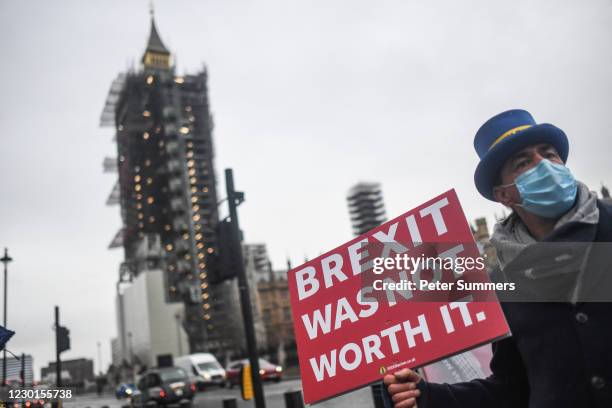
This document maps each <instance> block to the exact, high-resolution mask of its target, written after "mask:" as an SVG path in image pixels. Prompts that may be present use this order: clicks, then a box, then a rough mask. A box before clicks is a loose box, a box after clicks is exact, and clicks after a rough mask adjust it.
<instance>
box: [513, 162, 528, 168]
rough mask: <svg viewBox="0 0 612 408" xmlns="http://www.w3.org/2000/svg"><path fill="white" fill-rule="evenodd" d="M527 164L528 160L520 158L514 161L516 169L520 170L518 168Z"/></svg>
mask: <svg viewBox="0 0 612 408" xmlns="http://www.w3.org/2000/svg"><path fill="white" fill-rule="evenodd" d="M528 164H529V161H528V160H521V161H519V162H517V163H516V165H515V169H516V170H520V169H522V168H524V167H525V166H527V165H528Z"/></svg>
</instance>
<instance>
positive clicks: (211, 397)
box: [63, 379, 374, 408]
mask: <svg viewBox="0 0 612 408" xmlns="http://www.w3.org/2000/svg"><path fill="white" fill-rule="evenodd" d="M301 389H302V383H301V381H300V380H299V379H294V380H285V381H281V382H280V383H265V384H264V394H265V397H266V408H285V398H284V394H285V392H288V391H296V390H301ZM228 398H235V399H236V402H237V408H254V407H255V402H254V401H253V400H251V401H243V400H242V398H241V397H240V388H239V387H234V388H233V389H228V388H213V389H210V390H207V391H204V392H199V393H198V394H197V395H196V398H195V399H194V401H193V406H194V408H223V400H224V399H228ZM125 404H126V400H117V399H116V398H115V397H114V395H111V394H105V395H102V396H98V395H95V394H86V395H79V396H77V397H75V398H73V399H72V400H70V401H65V402H64V404H63V406H64V407H65V408H104V407H108V408H121V407H123V406H124V405H125ZM332 407H333V408H373V407H374V402H373V401H372V393H371V391H370V388H369V387H366V388H362V389H360V390H357V391H353V392H351V393H348V394H345V395H343V396H340V397H336V398H333V399H331V400H328V401H324V402H321V403H319V404H317V408H332Z"/></svg>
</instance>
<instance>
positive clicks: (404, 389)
mask: <svg viewBox="0 0 612 408" xmlns="http://www.w3.org/2000/svg"><path fill="white" fill-rule="evenodd" d="M419 381H421V377H420V376H419V375H418V374H417V373H415V372H414V371H412V370H410V369H409V368H405V369H403V370H400V371H398V372H397V373H395V374H388V375H385V378H384V379H383V382H384V384H385V385H386V386H387V389H388V390H389V394H391V399H393V403H394V407H395V408H412V407H416V399H417V397H419V396H420V395H421V391H419V390H417V388H416V385H417V383H418V382H419Z"/></svg>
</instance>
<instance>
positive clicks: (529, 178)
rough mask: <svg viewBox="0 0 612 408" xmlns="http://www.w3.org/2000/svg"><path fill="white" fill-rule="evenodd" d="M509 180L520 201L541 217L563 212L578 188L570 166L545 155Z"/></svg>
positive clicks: (574, 198) (570, 206) (569, 206)
mask: <svg viewBox="0 0 612 408" xmlns="http://www.w3.org/2000/svg"><path fill="white" fill-rule="evenodd" d="M512 184H515V185H516V188H517V189H518V191H519V194H520V195H521V198H522V199H523V202H522V203H521V204H519V205H520V206H521V207H523V208H524V209H525V210H527V211H529V212H530V213H532V214H535V215H539V216H540V217H544V218H558V217H560V216H561V215H563V214H565V213H566V212H567V211H568V210H569V209H570V208H572V206H573V205H574V202H575V201H576V193H577V191H578V185H577V184H576V179H575V178H574V176H573V175H572V173H571V172H570V171H569V169H568V168H567V167H565V166H564V165H562V164H557V163H552V162H551V161H549V160H547V159H543V160H542V161H540V163H538V164H537V166H535V167H533V168H531V169H529V170H527V171H526V172H524V173H523V174H521V175H520V176H518V177H517V178H516V179H515V180H514V183H512ZM512 184H510V185H512Z"/></svg>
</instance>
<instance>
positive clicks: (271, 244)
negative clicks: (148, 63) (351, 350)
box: [0, 0, 612, 377]
mask: <svg viewBox="0 0 612 408" xmlns="http://www.w3.org/2000/svg"><path fill="white" fill-rule="evenodd" d="M155 9H156V21H157V26H158V29H159V32H160V34H161V37H162V39H163V41H164V42H165V43H166V45H167V46H168V47H169V48H170V49H171V50H172V52H173V53H174V55H175V57H176V61H177V68H178V71H179V72H196V71H197V70H199V69H201V67H202V65H203V64H206V66H207V67H208V70H209V74H210V81H209V88H210V102H211V106H212V111H213V115H214V121H215V130H214V142H215V149H216V153H217V156H216V163H215V166H216V171H217V174H218V175H222V174H223V169H225V168H226V167H233V168H234V177H235V180H236V186H237V188H238V189H241V190H243V191H245V193H246V199H247V201H246V202H245V203H244V204H243V205H242V206H241V207H240V217H241V223H242V227H243V230H244V233H245V237H246V240H247V241H248V242H265V243H266V244H267V245H268V249H269V252H270V254H271V256H272V261H273V263H274V264H275V265H276V266H277V267H279V268H280V267H282V266H284V264H285V259H286V257H287V256H289V257H290V258H291V259H292V261H293V263H294V265H296V264H297V263H299V262H301V261H302V260H303V259H304V256H309V257H313V256H316V255H318V254H319V253H321V252H324V251H326V250H329V249H332V248H333V247H335V246H337V245H339V244H341V243H342V242H344V241H346V240H348V239H349V238H351V228H350V223H349V218H348V215H347V208H346V202H345V196H346V192H347V190H348V189H349V187H350V186H351V185H352V184H354V183H355V182H357V181H360V180H367V181H379V182H381V183H382V185H383V194H384V198H385V202H386V206H387V213H388V215H389V216H390V217H394V216H397V215H399V214H401V213H403V212H405V211H407V210H409V209H410V208H412V207H414V206H416V205H418V204H420V203H422V202H424V201H426V200H428V199H429V198H431V197H433V196H435V195H437V194H439V193H442V192H444V191H446V190H447V189H450V188H456V189H457V192H458V194H459V198H460V200H461V202H462V204H463V206H464V210H465V212H466V214H467V215H468V217H469V218H470V219H471V220H473V219H474V218H476V217H480V216H486V217H487V218H488V220H489V222H490V223H492V222H493V219H494V214H495V213H496V212H497V213H501V210H502V208H501V207H500V206H499V205H495V204H493V203H489V202H487V201H486V200H485V199H483V198H482V197H480V196H479V195H478V193H477V191H476V189H475V187H474V185H473V181H472V180H473V170H474V168H475V166H476V164H477V156H476V154H475V152H474V150H473V147H472V141H473V135H474V133H475V131H476V130H477V129H478V127H479V126H480V124H481V123H482V122H484V121H485V120H486V119H487V118H488V117H490V116H492V115H494V114H496V113H498V112H500V111H502V110H506V109H510V108H526V109H528V110H530V111H531V112H532V113H533V115H534V116H535V118H536V120H537V121H541V122H550V123H554V124H556V125H558V126H559V127H561V128H562V129H564V130H565V131H566V133H567V134H568V136H569V138H570V144H571V148H570V158H569V162H568V165H569V167H570V168H571V169H572V170H573V172H574V173H575V174H576V176H577V178H578V179H580V180H583V181H584V182H586V183H587V184H589V185H590V186H591V187H592V188H594V189H599V187H600V183H601V182H602V181H604V182H607V183H608V184H612V159H611V155H612V149H611V148H610V147H611V142H610V135H609V132H610V129H612V123H611V122H612V115H611V114H610V109H611V107H612V3H611V2H610V1H609V0H594V1H589V2H585V1H579V0H574V1H559V0H550V1H548V0H546V1H545V0H540V1H531V2H527V1H517V0H512V1H503V2H500V1H497V2H493V1H490V0H483V1H466V0H464V1H460V2H458V1H455V0H448V1H433V0H432V1H429V0H428V1H424V0H422V1H403V0H402V1H356V0H346V1H340V0H333V1H322V0H321V1H287V0H270V1H246V0H243V1H239V0H223V1H221V0H217V1H212V0H209V1H176V0H156V2H155ZM148 34H149V14H148V1H147V0H130V1H125V0H113V1H110V0H105V1H82V0H74V1H61V0H55V1H26V0H13V1H8V0H1V1H0V52H1V53H2V55H1V58H0V70H1V71H0V134H1V137H2V141H3V144H2V150H1V157H0V174H2V179H1V180H2V183H1V192H2V193H1V196H0V246H8V247H9V249H10V254H11V255H12V256H13V258H14V259H15V261H14V262H13V263H12V264H11V265H10V270H9V307H8V327H9V328H11V329H13V330H15V331H16V332H17V334H16V335H15V337H14V338H13V339H12V340H11V342H10V343H9V347H8V348H9V349H10V350H11V351H13V352H14V353H21V352H26V353H31V354H33V356H34V361H35V367H36V376H37V377H39V376H40V367H41V366H43V365H46V364H47V363H48V362H49V361H50V360H53V359H54V352H53V350H54V337H53V336H54V334H53V332H52V330H51V327H52V321H53V306H54V305H59V306H60V307H61V311H62V322H63V324H65V325H67V326H68V327H69V328H70V330H71V337H72V350H71V351H69V352H67V353H65V354H64V355H63V356H64V358H65V359H69V358H77V357H88V358H93V359H95V360H96V363H97V357H96V356H97V352H96V343H97V342H98V341H100V342H101V344H102V354H103V355H102V357H103V366H104V367H105V368H106V366H107V364H108V363H109V361H110V339H111V338H112V337H113V336H114V335H115V333H116V326H115V307H114V293H115V286H114V284H115V281H116V278H117V270H118V265H119V263H120V262H121V260H122V251H121V250H115V251H109V250H107V249H106V248H107V245H108V243H109V241H110V240H111V239H112V237H113V236H114V234H115V232H116V231H117V230H118V229H119V227H120V219H119V209H118V207H106V206H105V200H106V197H107V195H108V193H109V192H110V190H111V187H112V185H113V183H114V181H115V178H116V175H112V174H103V173H102V160H103V158H104V157H105V156H113V157H114V156H115V149H116V147H115V145H114V144H113V141H112V129H101V128H99V127H98V123H99V115H100V112H101V110H102V107H103V105H104V101H105V98H106V94H107V91H108V88H109V85H110V83H111V81H112V80H113V78H115V76H116V75H117V74H118V73H119V72H121V71H124V70H125V69H126V68H127V67H129V66H131V65H132V64H134V63H137V62H138V61H139V59H140V57H141V55H142V52H143V50H144V47H145V44H146V40H147V37H148ZM224 189H225V187H224V184H223V181H222V180H220V181H219V190H220V191H221V192H222V191H224ZM221 196H223V194H221Z"/></svg>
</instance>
